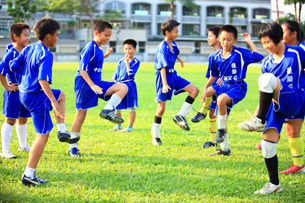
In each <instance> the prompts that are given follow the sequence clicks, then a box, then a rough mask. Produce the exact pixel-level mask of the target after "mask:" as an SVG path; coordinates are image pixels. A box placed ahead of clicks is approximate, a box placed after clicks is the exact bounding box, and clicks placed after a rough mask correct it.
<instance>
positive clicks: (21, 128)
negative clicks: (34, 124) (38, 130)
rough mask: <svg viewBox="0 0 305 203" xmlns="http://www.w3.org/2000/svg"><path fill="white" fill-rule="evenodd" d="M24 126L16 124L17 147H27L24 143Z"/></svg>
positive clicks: (25, 131) (25, 134)
mask: <svg viewBox="0 0 305 203" xmlns="http://www.w3.org/2000/svg"><path fill="white" fill-rule="evenodd" d="M26 128H27V127H26V124H24V125H19V124H18V123H17V124H16V132H17V136H18V141H19V147H21V148H24V147H26V146H27V143H26V136H27V130H26Z"/></svg>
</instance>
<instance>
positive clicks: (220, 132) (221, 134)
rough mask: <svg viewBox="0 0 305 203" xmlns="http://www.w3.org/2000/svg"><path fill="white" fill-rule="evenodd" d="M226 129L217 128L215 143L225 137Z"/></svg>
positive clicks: (220, 141)
mask: <svg viewBox="0 0 305 203" xmlns="http://www.w3.org/2000/svg"><path fill="white" fill-rule="evenodd" d="M225 134H226V130H225V129H218V130H217V134H216V137H215V142H216V143H222V142H223V141H224V139H225Z"/></svg>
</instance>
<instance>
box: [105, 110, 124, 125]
mask: <svg viewBox="0 0 305 203" xmlns="http://www.w3.org/2000/svg"><path fill="white" fill-rule="evenodd" d="M100 117H101V118H103V119H107V120H109V121H110V122H112V123H115V124H120V123H124V120H123V119H122V118H121V117H119V116H117V115H115V113H114V111H113V110H110V109H103V110H102V111H101V113H100Z"/></svg>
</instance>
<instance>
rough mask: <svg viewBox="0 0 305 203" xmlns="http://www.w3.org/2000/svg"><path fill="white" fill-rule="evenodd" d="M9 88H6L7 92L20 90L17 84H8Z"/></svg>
mask: <svg viewBox="0 0 305 203" xmlns="http://www.w3.org/2000/svg"><path fill="white" fill-rule="evenodd" d="M7 86H8V87H7V88H6V90H7V91H9V92H17V91H18V90H19V89H18V84H17V83H13V84H12V83H10V82H9V83H8V84H7Z"/></svg>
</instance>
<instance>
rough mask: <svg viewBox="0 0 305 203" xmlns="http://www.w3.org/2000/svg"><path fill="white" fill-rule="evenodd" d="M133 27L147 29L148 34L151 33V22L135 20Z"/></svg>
mask: <svg viewBox="0 0 305 203" xmlns="http://www.w3.org/2000/svg"><path fill="white" fill-rule="evenodd" d="M132 28H133V29H145V30H147V32H148V34H151V23H138V22H133V23H132Z"/></svg>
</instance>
